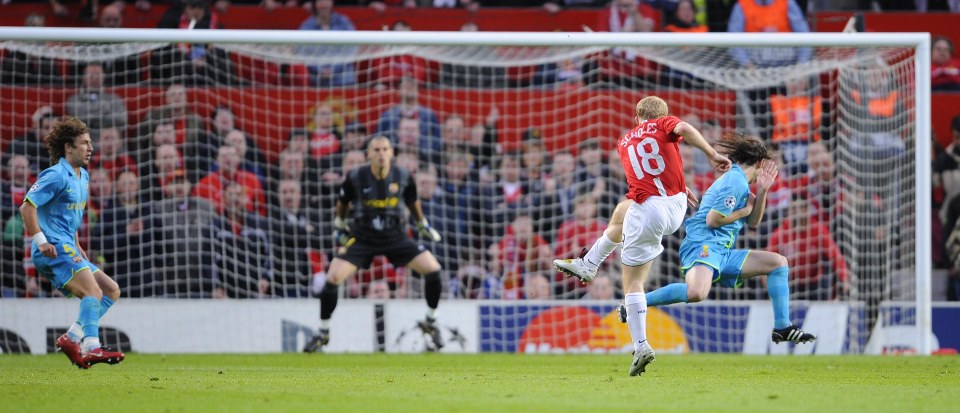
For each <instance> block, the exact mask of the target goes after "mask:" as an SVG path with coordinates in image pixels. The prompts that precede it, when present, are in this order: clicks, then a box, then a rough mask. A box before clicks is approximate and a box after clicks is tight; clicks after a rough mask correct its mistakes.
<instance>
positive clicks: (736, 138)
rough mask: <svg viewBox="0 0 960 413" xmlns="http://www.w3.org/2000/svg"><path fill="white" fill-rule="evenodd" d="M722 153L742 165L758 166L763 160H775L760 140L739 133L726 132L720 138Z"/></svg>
mask: <svg viewBox="0 0 960 413" xmlns="http://www.w3.org/2000/svg"><path fill="white" fill-rule="evenodd" d="M717 145H718V146H720V153H722V154H724V155H726V156H727V157H728V158H730V161H731V162H733V163H736V164H740V165H746V166H751V165H757V164H759V163H760V161H762V160H765V159H766V160H769V159H773V153H772V151H771V150H770V148H768V147H767V145H766V144H765V143H763V141H761V140H760V139H759V138H756V137H753V136H748V135H744V134H742V133H739V132H724V133H723V136H721V137H720V142H718V143H717Z"/></svg>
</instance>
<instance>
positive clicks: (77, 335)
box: [67, 322, 83, 343]
mask: <svg viewBox="0 0 960 413" xmlns="http://www.w3.org/2000/svg"><path fill="white" fill-rule="evenodd" d="M67 338H69V339H70V341H72V342H74V343H79V342H80V340H83V327H80V323H76V322H75V323H73V325H71V326H70V329H69V330H67Z"/></svg>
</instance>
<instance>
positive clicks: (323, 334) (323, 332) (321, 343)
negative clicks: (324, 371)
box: [303, 328, 330, 353]
mask: <svg viewBox="0 0 960 413" xmlns="http://www.w3.org/2000/svg"><path fill="white" fill-rule="evenodd" d="M327 344H330V330H328V329H323V328H321V329H320V330H319V331H318V332H317V334H316V335H314V336H313V338H311V339H310V341H308V342H307V344H306V345H305V346H303V352H304V353H316V352H318V351H321V350H323V348H324V347H326V346H327Z"/></svg>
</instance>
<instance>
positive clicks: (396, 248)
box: [337, 237, 427, 269]
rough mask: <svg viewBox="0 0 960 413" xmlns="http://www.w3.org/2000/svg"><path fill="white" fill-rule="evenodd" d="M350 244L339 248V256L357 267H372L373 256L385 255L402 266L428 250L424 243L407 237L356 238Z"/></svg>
mask: <svg viewBox="0 0 960 413" xmlns="http://www.w3.org/2000/svg"><path fill="white" fill-rule="evenodd" d="M354 240H355V241H354V242H353V243H352V244H350V245H348V246H344V247H340V248H338V249H337V258H340V259H341V260H344V261H347V262H349V263H351V264H353V265H356V266H357V268H360V269H366V268H369V267H370V262H372V261H373V257H375V256H377V255H383V256H385V257H387V259H388V260H390V263H391V264H393V265H395V266H397V267H402V266H406V265H407V264H408V263H410V261H413V259H414V258H416V257H417V256H418V255H420V254H421V253H423V252H424V251H427V247H425V246H423V244H417V243H416V242H414V241H413V240H412V239H410V238H407V237H399V238H390V239H386V240H382V241H370V240H361V239H358V238H354Z"/></svg>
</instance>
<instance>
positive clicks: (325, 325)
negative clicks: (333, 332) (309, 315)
mask: <svg viewBox="0 0 960 413" xmlns="http://www.w3.org/2000/svg"><path fill="white" fill-rule="evenodd" d="M320 329H321V330H323V331H330V320H320Z"/></svg>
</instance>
